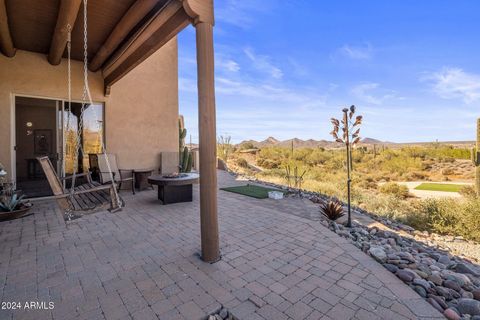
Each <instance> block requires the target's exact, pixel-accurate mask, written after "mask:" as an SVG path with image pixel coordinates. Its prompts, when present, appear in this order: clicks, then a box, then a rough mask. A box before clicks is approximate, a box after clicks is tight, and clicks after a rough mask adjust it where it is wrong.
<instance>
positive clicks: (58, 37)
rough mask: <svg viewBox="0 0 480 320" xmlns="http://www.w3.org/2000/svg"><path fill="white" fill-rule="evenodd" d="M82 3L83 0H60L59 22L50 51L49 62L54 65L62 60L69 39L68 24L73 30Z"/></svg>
mask: <svg viewBox="0 0 480 320" xmlns="http://www.w3.org/2000/svg"><path fill="white" fill-rule="evenodd" d="M81 3H82V0H62V1H61V2H60V10H59V11H58V17H57V24H56V26H55V31H54V33H53V36H52V43H51V44H50V52H49V53H48V62H50V64H52V65H58V64H60V62H61V61H62V55H63V52H64V51H65V46H66V45H67V41H68V26H70V31H71V30H73V25H74V24H75V20H76V19H77V15H78V10H79V9H80V4H81Z"/></svg>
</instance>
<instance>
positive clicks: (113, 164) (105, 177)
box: [98, 153, 120, 183]
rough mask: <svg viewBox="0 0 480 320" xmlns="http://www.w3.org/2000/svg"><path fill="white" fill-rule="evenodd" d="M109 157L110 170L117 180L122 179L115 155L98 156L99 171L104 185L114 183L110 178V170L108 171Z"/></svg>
mask: <svg viewBox="0 0 480 320" xmlns="http://www.w3.org/2000/svg"><path fill="white" fill-rule="evenodd" d="M107 157H108V162H109V163H110V169H111V170H112V172H113V173H115V178H116V179H120V172H119V171H118V166H117V158H116V156H115V155H114V154H112V153H108V154H103V153H101V154H98V169H99V170H100V178H101V181H102V183H109V182H112V178H111V176H110V173H109V172H110V170H109V169H108V165H107Z"/></svg>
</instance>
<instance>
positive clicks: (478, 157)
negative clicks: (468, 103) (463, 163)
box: [472, 118, 480, 197]
mask: <svg viewBox="0 0 480 320" xmlns="http://www.w3.org/2000/svg"><path fill="white" fill-rule="evenodd" d="M472 162H473V165H474V166H475V191H476V192H477V196H479V197H480V118H479V119H477V143H476V146H475V147H474V148H472Z"/></svg>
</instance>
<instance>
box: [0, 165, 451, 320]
mask: <svg viewBox="0 0 480 320" xmlns="http://www.w3.org/2000/svg"><path fill="white" fill-rule="evenodd" d="M236 184H239V182H237V181H234V179H233V178H232V177H231V176H230V175H228V174H226V173H224V172H219V185H220V186H232V185H236ZM124 197H125V198H126V201H127V208H125V209H124V210H123V211H121V212H119V213H108V212H100V213H96V214H92V215H88V216H85V217H82V218H81V219H79V220H76V221H74V222H69V223H68V224H67V225H65V223H64V222H63V219H62V217H61V215H60V213H59V210H58V209H56V207H55V206H53V205H52V204H39V205H37V206H36V207H35V209H34V212H35V215H33V216H29V217H26V218H23V219H20V220H14V221H10V222H2V223H0V294H1V297H2V298H1V301H2V302H7V301H15V302H21V303H22V304H23V303H24V302H26V301H46V302H47V303H48V302H54V304H55V307H54V309H52V310H0V319H59V320H67V319H89V320H92V319H131V318H133V319H157V318H159V319H162V320H167V319H188V320H196V319H200V318H201V317H202V316H204V315H206V314H207V313H209V312H212V311H214V310H215V309H217V308H218V307H220V305H224V306H225V307H227V308H228V309H229V310H230V311H231V312H232V313H233V314H234V315H236V316H237V317H238V318H239V319H275V320H277V319H278V320H281V319H369V320H372V319H442V318H443V316H441V315H440V313H438V312H437V311H436V310H435V309H434V308H433V307H431V306H430V305H429V304H428V303H427V302H426V301H425V300H423V299H422V298H421V297H420V296H418V295H417V294H416V293H415V292H414V291H413V290H412V289H410V288H409V287H408V286H406V285H405V284H404V283H403V282H401V281H400V280H399V279H397V278H396V277H395V276H394V275H392V274H391V273H389V272H388V271H387V270H385V269H384V268H383V267H382V266H381V265H380V264H378V263H377V262H375V261H374V260H373V259H371V258H370V257H369V256H367V255H365V254H364V253H362V252H361V251H360V250H359V249H357V248H356V247H354V246H353V245H352V244H350V243H348V241H347V240H346V239H344V238H341V237H339V236H337V235H336V234H334V233H333V232H331V231H329V230H328V229H326V228H325V227H323V226H322V225H321V224H320V223H318V222H317V221H314V220H312V219H307V218H308V217H314V216H315V215H316V214H317V213H316V212H317V210H318V209H317V208H316V207H315V206H314V205H313V204H311V203H309V202H308V201H305V200H301V199H292V198H288V199H283V200H278V201H276V200H271V199H265V200H258V199H253V198H249V197H245V196H242V195H237V194H233V193H229V192H224V191H219V223H220V237H221V239H220V241H221V250H222V260H221V261H219V262H217V263H215V264H208V263H204V262H202V261H201V260H200V259H199V256H198V252H199V251H200V236H199V232H200V227H199V202H198V188H197V186H195V187H194V202H192V203H181V204H174V205H168V206H162V205H159V204H158V203H157V201H158V200H157V195H156V192H155V191H143V192H139V193H137V195H135V196H132V195H130V194H129V193H128V192H125V193H124ZM289 212H290V213H289ZM291 213H295V214H291ZM305 217H307V218H305Z"/></svg>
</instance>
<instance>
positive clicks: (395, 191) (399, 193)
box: [379, 182, 410, 199]
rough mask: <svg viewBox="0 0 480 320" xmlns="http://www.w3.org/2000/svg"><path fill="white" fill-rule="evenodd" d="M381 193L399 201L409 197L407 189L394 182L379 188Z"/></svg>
mask: <svg viewBox="0 0 480 320" xmlns="http://www.w3.org/2000/svg"><path fill="white" fill-rule="evenodd" d="M379 190H380V192H381V193H384V194H389V195H392V196H394V197H397V198H399V199H406V198H408V196H409V195H410V194H409V192H408V187H407V186H405V185H401V184H398V183H395V182H387V183H385V184H383V185H381V186H380V188H379Z"/></svg>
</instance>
